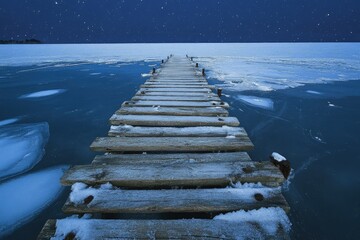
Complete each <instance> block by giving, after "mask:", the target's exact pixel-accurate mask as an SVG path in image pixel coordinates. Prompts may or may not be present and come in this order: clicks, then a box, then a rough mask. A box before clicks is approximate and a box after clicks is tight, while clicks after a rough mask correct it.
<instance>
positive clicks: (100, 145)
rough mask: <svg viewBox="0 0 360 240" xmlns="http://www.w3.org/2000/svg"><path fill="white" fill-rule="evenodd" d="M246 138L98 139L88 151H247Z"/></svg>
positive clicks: (251, 147) (250, 148) (250, 144)
mask: <svg viewBox="0 0 360 240" xmlns="http://www.w3.org/2000/svg"><path fill="white" fill-rule="evenodd" d="M253 148H254V145H253V144H252V142H251V141H250V139H249V137H247V136H239V137H234V138H225V137H146V138H144V137H98V138H96V139H95V140H94V142H93V143H92V144H91V145H90V149H91V150H93V151H99V152H213V151H248V150H252V149H253Z"/></svg>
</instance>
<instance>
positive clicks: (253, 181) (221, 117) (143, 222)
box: [38, 56, 289, 240]
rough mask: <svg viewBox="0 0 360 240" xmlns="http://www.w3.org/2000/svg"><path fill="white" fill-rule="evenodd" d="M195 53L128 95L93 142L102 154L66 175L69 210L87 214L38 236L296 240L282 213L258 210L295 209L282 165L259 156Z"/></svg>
mask: <svg viewBox="0 0 360 240" xmlns="http://www.w3.org/2000/svg"><path fill="white" fill-rule="evenodd" d="M192 60H193V59H192V58H190V57H178V56H171V57H167V59H166V60H163V61H162V64H161V67H160V68H158V69H153V71H152V76H151V77H150V78H149V79H148V80H147V81H146V82H145V83H144V84H143V85H141V86H140V89H139V90H138V92H137V93H136V94H135V96H134V97H133V98H132V99H131V100H129V101H126V102H124V103H122V105H121V108H120V109H118V110H117V111H116V112H115V113H114V115H113V116H111V118H110V124H111V127H110V130H109V132H108V136H107V137H98V138H96V139H95V140H94V142H93V143H92V144H91V146H90V148H91V150H93V151H97V152H100V153H103V154H102V155H97V156H96V157H95V159H94V160H93V161H92V162H91V164H89V165H76V166H72V167H70V168H69V169H68V170H67V171H66V172H65V174H64V176H63V177H62V179H61V183H62V184H63V185H65V186H73V187H72V192H71V194H70V196H69V198H68V200H67V201H66V203H65V205H64V206H63V212H64V213H66V214H69V216H71V215H73V214H78V216H79V217H73V218H66V219H57V220H56V219H50V220H48V221H47V222H46V223H45V226H44V227H43V229H42V231H41V233H40V234H39V236H38V239H39V240H45V239H51V238H52V237H54V236H55V237H54V239H66V240H70V239H289V235H288V231H286V229H284V228H283V226H282V225H281V224H280V223H279V219H278V218H279V217H278V216H277V215H276V214H274V215H269V216H266V219H264V218H263V217H261V215H260V216H258V215H257V214H250V213H251V212H256V211H257V210H258V209H262V208H267V209H280V210H281V211H282V210H284V211H285V212H288V210H289V206H288V204H287V202H286V200H285V198H284V197H283V195H282V193H281V188H280V187H279V186H281V184H282V183H283V182H284V181H285V177H284V174H283V172H282V171H280V168H281V167H280V168H279V167H278V166H275V165H278V164H276V163H275V164H274V162H270V161H267V162H255V161H252V160H251V159H250V157H249V155H248V154H247V153H246V151H249V150H252V149H253V147H254V146H253V144H252V142H251V140H250V139H249V137H248V135H247V133H246V131H245V130H244V129H243V128H242V127H239V126H240V123H239V120H238V119H237V118H235V117H231V116H229V112H228V110H227V109H228V108H229V105H228V104H227V103H226V102H223V101H222V100H221V89H218V91H217V93H216V90H215V88H214V87H213V86H211V85H209V84H208V82H207V80H206V77H205V72H204V70H203V69H201V68H200V66H199V65H198V64H197V63H195V62H193V61H192ZM104 124H105V123H104ZM104 135H105V133H104ZM285 175H286V174H285ZM239 183H241V184H243V185H240V187H238V186H239ZM245 183H250V184H245ZM259 183H260V184H259ZM85 184H86V185H85ZM245 185H246V187H245ZM231 212H233V214H234V217H231V216H230V217H225V218H224V216H229V215H227V214H229V213H231ZM238 212H240V213H241V214H242V215H241V216H247V215H246V214H248V215H249V217H236V213H238ZM89 214H91V216H90V215H89ZM222 214H224V215H222ZM215 216H218V217H215ZM264 226H265V227H264ZM267 226H275V228H274V229H273V230H272V231H269V228H268V227H267Z"/></svg>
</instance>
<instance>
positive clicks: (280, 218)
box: [214, 207, 291, 235]
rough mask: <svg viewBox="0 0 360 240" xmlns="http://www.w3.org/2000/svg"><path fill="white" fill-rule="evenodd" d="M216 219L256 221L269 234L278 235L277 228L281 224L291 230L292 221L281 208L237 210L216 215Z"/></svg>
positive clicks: (286, 229) (285, 228)
mask: <svg viewBox="0 0 360 240" xmlns="http://www.w3.org/2000/svg"><path fill="white" fill-rule="evenodd" d="M214 219H215V220H225V221H239V222H240V221H247V222H254V223H257V224H259V225H260V227H261V228H262V229H263V230H264V231H266V233H267V234H269V235H276V230H277V229H278V226H279V225H280V226H281V227H282V228H283V229H284V230H285V231H287V232H288V231H290V227H291V223H290V220H289V218H288V216H287V215H286V213H285V211H284V210H283V209H281V208H278V207H276V208H260V209H258V210H251V211H244V210H240V211H236V212H231V213H226V214H220V215H217V216H215V217H214Z"/></svg>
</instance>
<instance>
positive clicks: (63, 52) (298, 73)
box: [0, 43, 360, 91]
mask: <svg viewBox="0 0 360 240" xmlns="http://www.w3.org/2000/svg"><path fill="white" fill-rule="evenodd" d="M169 53H173V54H176V55H181V56H184V55H185V53H187V54H188V55H190V56H194V57H195V58H194V61H196V62H198V63H200V65H201V67H205V68H206V69H207V70H208V71H207V74H208V77H210V78H216V79H219V80H221V81H224V84H223V87H224V88H228V89H230V90H237V91H239V90H240V91H242V90H261V91H271V90H277V89H284V88H289V87H290V88H293V87H297V86H302V85H304V84H308V83H327V82H330V81H347V80H359V76H360V60H359V59H360V43H201V44H198V43H197V44H101V45H99V44H81V45H80V44H66V45H61V44H58V45H57V44H51V45H47V44H42V45H38V46H26V45H23V46H19V45H9V46H0V65H36V64H37V65H39V67H41V68H46V67H48V66H47V65H46V64H55V63H56V66H64V64H65V65H66V64H67V65H69V64H72V65H73V64H84V63H88V62H94V63H106V64H109V63H118V62H133V61H145V62H147V61H155V60H156V61H160V60H161V59H164V58H166V56H167V55H168V54H169ZM74 61H75V62H80V63H64V62H74ZM59 62H63V63H62V64H59ZM123 64H126V63H123ZM118 65H119V66H120V64H118Z"/></svg>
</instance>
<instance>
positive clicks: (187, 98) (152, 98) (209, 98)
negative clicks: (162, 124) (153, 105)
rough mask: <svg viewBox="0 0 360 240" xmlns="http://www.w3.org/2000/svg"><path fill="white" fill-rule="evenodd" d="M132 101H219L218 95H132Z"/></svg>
mask: <svg viewBox="0 0 360 240" xmlns="http://www.w3.org/2000/svg"><path fill="white" fill-rule="evenodd" d="M131 100H132V101H138V100H142V101H193V102H208V101H221V99H220V98H219V97H218V96H210V95H209V96H206V97H205V96H204V97H200V96H147V95H142V96H134V97H133V98H132V99H131Z"/></svg>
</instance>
